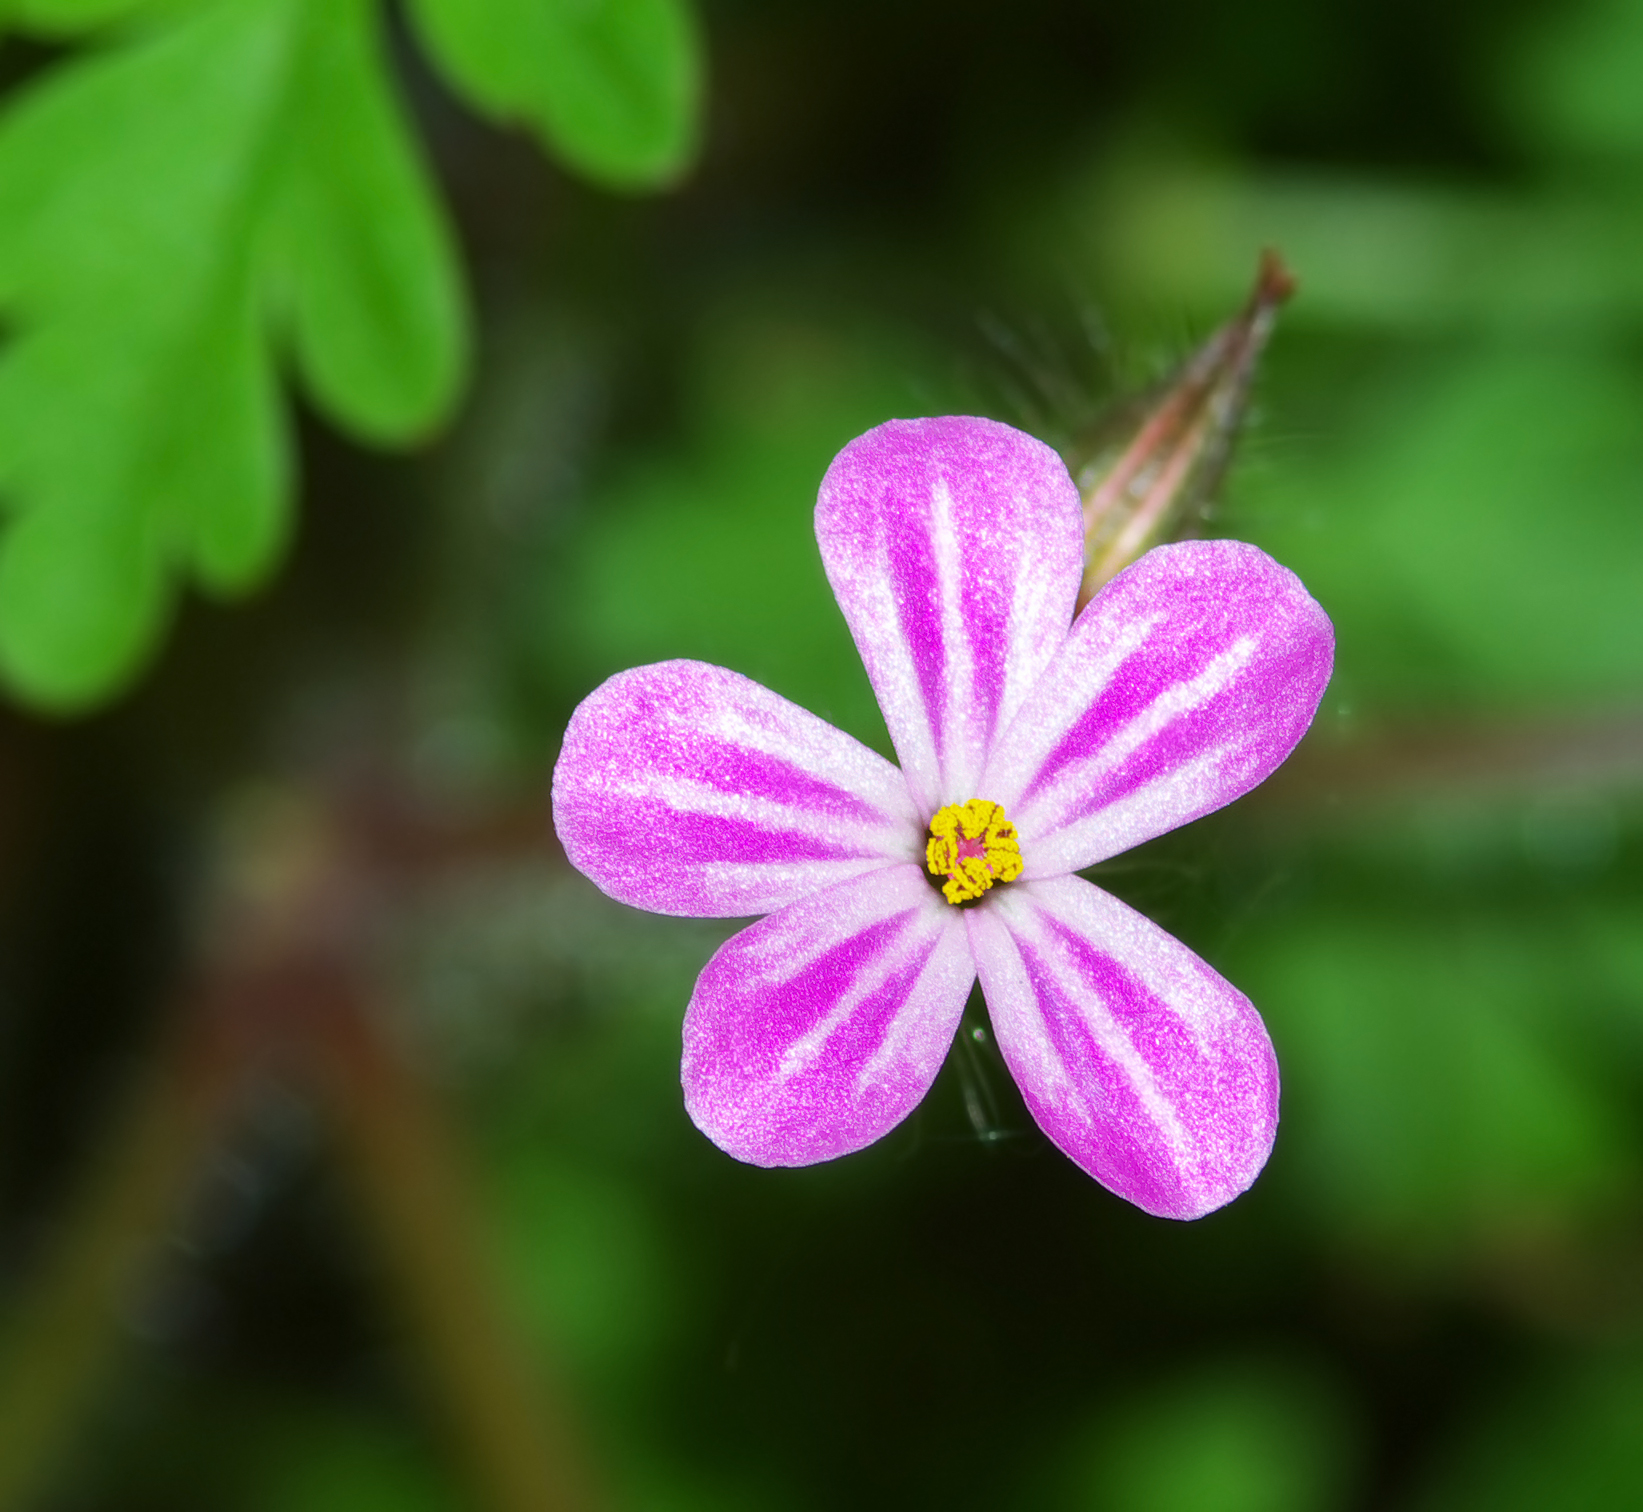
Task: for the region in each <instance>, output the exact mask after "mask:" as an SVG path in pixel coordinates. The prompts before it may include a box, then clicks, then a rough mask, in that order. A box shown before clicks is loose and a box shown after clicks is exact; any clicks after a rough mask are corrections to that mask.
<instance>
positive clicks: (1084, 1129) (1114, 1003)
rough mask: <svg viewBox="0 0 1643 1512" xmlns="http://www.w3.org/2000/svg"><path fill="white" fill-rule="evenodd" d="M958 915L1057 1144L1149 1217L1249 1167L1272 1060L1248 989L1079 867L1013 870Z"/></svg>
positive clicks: (1196, 1206) (1167, 1212)
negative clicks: (993, 895) (1068, 871)
mask: <svg viewBox="0 0 1643 1512" xmlns="http://www.w3.org/2000/svg"><path fill="white" fill-rule="evenodd" d="M967 922H968V926H969V931H970V945H971V948H972V950H973V951H974V952H975V959H976V965H977V968H978V969H979V971H980V973H981V988H982V991H983V992H985V993H986V995H987V1009H988V1012H989V1013H990V1014H991V1016H992V1021H993V1031H994V1033H995V1034H996V1035H997V1037H998V1045H999V1049H1000V1050H1001V1051H1003V1053H1004V1059H1005V1061H1006V1063H1007V1064H1008V1065H1009V1067H1010V1071H1011V1073H1012V1074H1013V1075H1014V1076H1015V1079H1016V1082H1017V1084H1018V1085H1019V1086H1020V1088H1021V1091H1022V1094H1023V1096H1025V1098H1026V1099H1027V1106H1028V1108H1029V1109H1031V1111H1032V1115H1033V1117H1034V1118H1035V1119H1037V1120H1038V1125H1039V1127H1040V1128H1041V1129H1043V1131H1044V1132H1045V1133H1046V1134H1047V1135H1049V1137H1050V1138H1051V1139H1052V1140H1053V1141H1054V1142H1055V1143H1056V1144H1057V1145H1058V1146H1060V1148H1061V1149H1062V1150H1063V1151H1065V1152H1066V1154H1067V1155H1069V1156H1071V1157H1072V1159H1073V1160H1074V1161H1076V1162H1077V1163H1078V1164H1079V1165H1080V1166H1081V1167H1083V1169H1084V1170H1086V1171H1088V1172H1089V1174H1090V1175H1091V1176H1093V1177H1095V1179H1096V1180H1097V1181H1099V1182H1100V1183H1101V1184H1102V1186H1104V1187H1107V1188H1108V1189H1109V1190H1111V1191H1114V1192H1116V1193H1118V1195H1119V1196H1120V1197H1124V1198H1127V1199H1128V1200H1129V1201H1131V1202H1133V1203H1135V1204H1136V1206H1137V1207H1141V1208H1144V1209H1145V1210H1146V1211H1147V1212H1149V1213H1155V1214H1157V1215H1158V1216H1159V1217H1161V1218H1198V1217H1202V1216H1203V1214H1205V1213H1208V1212H1210V1211H1212V1210H1213V1209H1215V1208H1218V1207H1220V1206H1221V1205H1222V1204H1223V1203H1225V1202H1230V1201H1231V1200H1232V1199H1233V1198H1234V1197H1236V1196H1237V1195H1238V1194H1239V1193H1240V1192H1242V1191H1243V1190H1244V1189H1245V1188H1246V1187H1248V1186H1249V1184H1250V1183H1251V1182H1252V1181H1254V1180H1255V1178H1256V1176H1257V1175H1258V1174H1259V1173H1260V1170H1261V1167H1262V1166H1263V1165H1265V1164H1266V1158H1267V1155H1268V1153H1269V1152H1270V1151H1271V1149H1272V1138H1273V1135H1274V1133H1275V1132H1276V1130H1277V1126H1278V1064H1277V1061H1276V1060H1275V1059H1274V1058H1273V1054H1272V1044H1271V1042H1270V1041H1269V1040H1268V1039H1267V1034H1266V1029H1265V1028H1264V1027H1263V1025H1262V1023H1261V1018H1260V1015H1259V1014H1258V1013H1256V1011H1255V1009H1254V1007H1253V1005H1252V1004H1251V1003H1250V1001H1249V999H1248V998H1246V997H1245V996H1244V995H1243V994H1242V993H1241V992H1239V991H1238V990H1237V989H1236V988H1235V987H1233V986H1232V985H1231V984H1230V983H1229V982H1227V981H1226V980H1225V979H1224V978H1222V977H1221V976H1219V975H1218V974H1217V973H1216V972H1214V971H1212V970H1211V969H1210V968H1209V967H1208V966H1206V965H1205V964H1204V962H1203V961H1201V960H1199V959H1198V957H1197V956H1195V955H1194V954H1193V953H1192V952H1191V951H1190V950H1188V949H1187V947H1186V946H1185V945H1183V944H1181V942H1180V941H1179V940H1176V939H1174V938H1173V937H1172V936H1170V935H1167V934H1165V933H1164V931H1163V930H1161V929H1160V928H1158V926H1157V925H1156V924H1154V923H1152V922H1151V921H1150V920H1149V919H1146V918H1143V917H1142V916H1141V915H1140V914H1138V913H1136V912H1135V910H1134V909H1132V908H1129V907H1128V906H1126V905H1125V904H1123V903H1120V902H1119V901H1118V900H1117V899H1116V898H1114V897H1111V896H1109V895H1108V894H1107V893H1104V892H1102V891H1101V890H1100V888H1098V887H1094V886H1092V885H1091V884H1090V883H1088V882H1085V881H1083V880H1082V879H1081V878H1079V877H1057V878H1055V879H1053V880H1050V881H1045V882H1028V883H1016V884H1014V885H1012V886H1011V887H1009V888H1006V889H1004V890H1003V891H1002V892H1001V894H1000V895H999V897H998V900H997V902H996V903H994V902H991V901H989V903H988V904H986V905H984V906H982V907H980V908H975V909H972V910H971V911H970V913H969V916H968V921H967Z"/></svg>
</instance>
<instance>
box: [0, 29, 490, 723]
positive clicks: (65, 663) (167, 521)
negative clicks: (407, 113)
mask: <svg viewBox="0 0 1643 1512" xmlns="http://www.w3.org/2000/svg"><path fill="white" fill-rule="evenodd" d="M373 14H374V13H373V11H372V10H371V9H370V8H369V7H368V4H367V3H366V0H228V3H216V4H209V5H205V6H200V7H196V8H195V9H194V10H192V11H191V12H189V13H187V14H186V15H183V16H181V17H180V19H176V20H174V21H173V22H172V23H171V24H169V25H167V26H165V27H162V28H157V29H155V30H153V31H150V32H148V33H145V34H144V35H142V36H136V37H133V38H131V39H130V40H128V41H127V42H126V43H125V45H123V46H118V47H115V48H112V49H110V50H109V51H107V52H103V53H100V54H98V55H96V56H93V57H90V58H88V59H86V60H84V61H77V62H75V63H72V64H70V65H67V66H65V67H63V68H61V69H59V70H58V71H57V72H56V73H55V74H53V75H51V76H50V77H49V78H48V79H47V80H46V82H45V83H44V84H43V85H41V86H40V87H38V88H36V89H35V90H33V91H32V92H31V93H30V94H28V95H27V96H26V97H25V98H24V99H23V100H22V101H21V103H19V104H18V105H17V106H15V107H14V108H13V110H12V111H11V112H10V114H9V116H8V117H7V118H6V119H5V121H4V123H3V125H0V315H3V317H4V319H5V320H6V323H7V325H8V326H9V328H10V330H11V331H12V332H13V333H14V334H13V336H12V339H11V340H10V342H9V343H8V344H7V346H6V347H5V348H4V350H3V353H0V499H3V501H4V504H5V506H6V508H7V510H8V513H9V515H10V523H9V524H8V526H7V527H6V529H5V532H4V535H3V536H0V673H3V674H4V676H5V678H6V680H7V681H8V682H9V683H10V684H11V686H12V687H13V688H14V689H15V690H16V691H17V692H19V693H20V694H22V695H23V696H24V697H25V698H27V699H29V700H31V701H33V702H34V703H36V704H39V705H42V706H45V707H49V708H57V709H72V708H76V707H81V706H84V705H86V704H88V703H90V702H92V701H94V700H96V699H98V698H101V697H104V696H106V695H107V694H108V693H110V692H111V691H113V690H114V689H116V688H117V687H118V686H119V685H120V684H121V683H122V682H123V681H124V680H126V679H128V678H129V677H130V676H131V675H132V674H133V673H134V672H135V671H136V670H137V668H138V667H139V666H140V665H141V662H142V660H143V658H144V656H145V655H146V654H147V653H148V652H149V650H150V649H151V648H152V646H153V645H154V643H155V641H156V640H157V638H158V636H159V633H160V631H161V629H162V627H163V624H164V621H165V617H166V611H167V608H168V605H169V602H170V598H171V591H170V585H171V581H172V578H173V575H174V573H175V572H176V571H178V570H182V571H185V572H192V573H193V574H194V575H196V576H197V578H198V579H199V580H200V582H201V583H202V584H203V585H204V586H206V587H207V588H208V589H211V590H213V591H216V592H219V593H231V592H240V591H244V590H246V589H247V588H249V587H251V586H253V585H254V584H255V583H256V582H257V581H258V580H259V579H260V578H261V576H262V575H263V574H265V573H266V572H267V570H268V569H269V567H270V566H271V565H272V564H273V562H274V561H275V559H276V558H277V556H278V554H279V551H280V548H281V546H282V544H283V542H284V539H285V536H286V533H287V529H288V524H287V514H288V507H287V496H288V494H289V488H290V462H289V442H288V437H287V434H286V425H285V419H284V415H283V413H282V405H281V400H280V394H279V385H278V382H277V378H276V362H277V356H278V347H277V343H278V342H279V340H280V338H281V337H287V338H288V339H289V343H290V346H291V348H292V349H293V351H294V355H295V358H296V362H297V367H298V371H299V374H300V377H301V378H302V379H303V381H304V382H305V383H306V385H307V387H308V388H309V389H310V391H311V392H312V394H313V396H314V398H315V400H316V402H317V403H318V404H319V405H320V406H321V408H323V409H324V410H326V411H327V412H328V413H329V414H330V415H332V416H333V417H334V418H335V419H336V420H338V421H339V422H340V423H342V424H343V425H344V426H346V427H348V428H349V429H351V430H353V431H355V432H356V433H358V434H360V435H362V436H365V437H367V438H369V439H373V440H384V439H405V438H407V437H409V436H410V435H412V434H414V433H415V432H417V431H419V430H421V429H423V428H425V427H427V426H428V425H430V424H432V423H433V422H434V421H435V420H436V419H437V418H438V416H439V415H440V413H441V412H442V411H443V410H444V409H445V407H446V406H447V405H448V404H449V402H450V400H451V398H452V396H453V394H454V392H455V388H456V384H457V381H458V378H459V377H460V371H461V360H462V351H463V319H462V305H461V299H460V294H459V292H458V288H457V282H456V276H455V271H454V265H453V260H452V256H451V253H450V250H449V244H448V237H447V236H446V234H445V232H444V230H443V227H442V224H441V221H440V218H439V212H438V210H437V208H436V206H435V204H434V202H433V201H432V199H431V197H430V195H429V193H428V191H427V188H426V185H425V183H424V180H423V175H422V173H421V171H420V169H419V167H418V165H417V162H416V159H415V157H414V155H413V152H412V149H411V147H410V146H409V144H408V143H407V142H406V140H405V137H404V133H403V129H402V126H401V123H400V121H399V119H398V118H397V112H396V110H395V108H394V105H393V102H392V99H391V97H390V96H389V93H388V89H387V86H386V84H385V82H384V79H383V74H382V64H381V60H380V55H379V44H378V41H377V39H376V37H375V36H374V35H373V30H372V26H373Z"/></svg>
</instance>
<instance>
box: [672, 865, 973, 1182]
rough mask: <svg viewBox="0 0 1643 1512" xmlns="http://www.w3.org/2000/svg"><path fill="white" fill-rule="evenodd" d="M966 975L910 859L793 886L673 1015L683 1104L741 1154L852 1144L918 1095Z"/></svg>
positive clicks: (945, 919) (948, 929) (722, 954)
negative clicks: (681, 1019)
mask: <svg viewBox="0 0 1643 1512" xmlns="http://www.w3.org/2000/svg"><path fill="white" fill-rule="evenodd" d="M974 981H975V966H974V964H973V963H972V962H971V960H970V946H969V941H968V939H967V938H966V935H965V931H964V923H963V920H962V918H961V916H960V914H959V911H958V910H957V909H955V908H949V907H948V906H947V905H946V904H945V903H943V902H942V901H941V900H940V898H939V897H937V895H936V894H935V893H934V892H933V891H932V890H931V888H930V887H929V885H928V884H927V883H926V882H925V880H924V878H923V877H922V876H921V875H920V873H919V871H918V869H917V868H916V867H913V866H891V867H886V868H885V869H884V870H882V871H877V872H874V873H873V874H872V875H871V876H867V877H857V878H854V879H852V880H850V881H848V882H840V883H838V884H837V885H836V886H834V887H831V888H829V889H828V890H827V891H826V892H823V893H816V894H814V895H813V896H811V897H807V898H802V899H800V900H799V901H798V902H796V903H791V904H789V905H788V906H787V907H786V908H784V909H782V911H781V912H780V913H776V914H772V915H771V916H770V917H769V918H768V919H761V920H760V921H759V922H758V923H757V924H753V925H750V926H749V927H748V928H746V929H744V930H743V931H742V932H741V933H740V934H738V935H736V936H734V937H733V938H731V939H730V940H728V941H727V942H726V943H725V944H724V945H723V946H722V947H721V948H720V950H719V952H718V953H717V954H716V955H715V956H714V957H713V959H712V960H711V961H709V962H708V963H707V966H706V968H705V969H704V970H703V972H702V975H701V977H700V979H699V980H698V981H697V983H696V991H695V992H694V993H693V994H692V995H691V999H690V1010H689V1012H688V1013H686V1015H685V1036H684V1038H685V1053H684V1065H683V1070H682V1079H683V1081H684V1088H685V1107H686V1109H687V1110H688V1112H689V1113H690V1116H691V1119H692V1120H693V1121H694V1122H695V1124H696V1127H697V1128H699V1129H700V1130H701V1131H702V1132H703V1133H704V1134H706V1135H707V1137H708V1138H709V1139H711V1140H712V1141H713V1142H714V1144H716V1145H718V1146H719V1148H720V1149H722V1150H725V1151H727V1152H728V1153H730V1154H732V1155H734V1156H735V1157H736V1158H737V1159H738V1160H746V1161H749V1162H751V1163H752V1164H754V1165H762V1166H778V1165H779V1166H797V1165H811V1164H814V1163H815V1162H816V1161H819V1160H831V1159H832V1158H833V1157H834V1156H835V1155H846V1154H848V1153H849V1152H850V1151H852V1150H859V1149H861V1148H862V1146H863V1145H868V1144H871V1143H872V1142H873V1141H874V1140H875V1139H877V1138H879V1137H880V1136H881V1135H883V1134H886V1133H888V1132H889V1131H890V1130H891V1129H892V1128H894V1127H895V1126H896V1125H897V1124H898V1123H900V1122H901V1121H902V1119H904V1118H905V1117H906V1116H907V1115H908V1114H909V1113H911V1112H912V1111H913V1109H914V1108H915V1107H917V1106H918V1103H919V1100H920V1099H921V1098H922V1097H923V1096H924V1094H925V1093H926V1092H927V1091H929V1089H930V1083H931V1082H932V1081H934V1080H935V1075H936V1072H937V1071H939V1070H940V1069H941V1062H942V1059H943V1057H945V1056H946V1054H947V1048H948V1046H949V1045H950V1044H951V1043H952V1039H953V1035H954V1033H955V1032H956V1031H957V1029H958V1021H959V1018H960V1016H961V1015H962V1014H963V1012H964V1000H965V999H966V998H967V997H968V996H969V993H970V987H971V985H972V984H973V983H974Z"/></svg>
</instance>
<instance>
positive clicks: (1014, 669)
mask: <svg viewBox="0 0 1643 1512" xmlns="http://www.w3.org/2000/svg"><path fill="white" fill-rule="evenodd" d="M816 539H817V541H818V542H819V543H820V546H821V553H822V561H823V563H824V564H825V566H826V568H827V577H828V581H829V582H831V583H832V585H833V592H834V594H835V595H836V596H837V598H838V601H839V606H840V608H842V609H843V610H844V617H845V619H846V620H847V621H848V622H849V625H850V632H851V634H852V635H854V636H855V638H856V645H857V647H858V648H859V649H860V651H861V656H862V660H863V661H864V662H865V663H866V665H867V675H868V677H869V678H871V679H872V683H873V688H874V691H875V692H876V693H877V694H878V700H879V707H880V708H881V709H882V710H883V711H884V718H885V722H886V724H888V725H889V727H890V736H891V739H892V740H894V741H895V744H896V751H897V754H898V755H899V756H900V757H901V766H902V770H903V771H904V772H905V773H906V774H907V784H908V786H909V787H910V788H911V789H912V792H913V797H914V800H915V801H916V802H917V804H918V806H919V808H920V810H921V811H922V814H923V815H924V817H926V818H928V816H929V815H930V814H932V813H934V812H935V810H936V809H938V808H940V807H941V806H942V805H944V804H948V803H962V802H964V801H965V800H966V799H970V798H974V797H976V796H977V795H978V791H979V790H978V788H977V782H978V780H979V778H980V776H981V771H982V767H983V765H984V764H985V762H986V759H987V754H988V752H989V750H990V749H991V748H992V745H993V742H994V740H995V738H996V736H997V735H998V733H999V732H1000V731H1001V730H1003V729H1005V728H1006V727H1007V726H1008V724H1009V723H1010V720H1011V719H1012V718H1013V717H1014V716H1015V713H1016V711H1017V710H1018V709H1019V708H1020V707H1021V705H1022V703H1023V701H1024V700H1025V699H1026V697H1027V695H1028V693H1029V692H1030V691H1031V689H1032V687H1033V685H1034V683H1036V682H1037V681H1038V679H1039V677H1040V675H1041V674H1042V673H1043V671H1044V669H1045V667H1047V666H1048V665H1049V662H1050V658H1051V657H1052V656H1054V654H1055V652H1056V649H1057V648H1058V647H1059V646H1060V645H1061V643H1062V641H1064V640H1065V639H1066V636H1067V631H1068V628H1069V626H1070V625H1071V623H1072V613H1073V606H1074V604H1075V602H1076V600H1077V596H1078V582H1079V576H1080V573H1081V571H1082V568H1083V525H1082V517H1081V514H1080V508H1079V498H1078V490H1077V489H1076V488H1075V487H1074V486H1073V482H1072V479H1071V478H1069V477H1068V476H1067V469H1066V467H1065V465H1064V464H1063V463H1062V461H1061V458H1060V457H1058V456H1057V455H1056V454H1055V452H1053V451H1052V450H1051V449H1050V448H1049V447H1048V446H1045V445H1044V443H1043V442H1041V441H1036V440H1034V439H1033V438H1032V437H1031V436H1026V435H1023V434H1022V433H1021V432H1020V431H1017V430H1012V429H1011V428H1010V427H1009V426H1007V425H1000V424H998V423H997V422H996V421H992V420H976V419H969V418H965V417H962V416H954V417H947V418H944V419H939V420H891V421H889V422H887V423H886V424H884V425H880V426H878V427H877V428H875V429H873V430H870V431H868V432H867V434H866V435H864V436H860V437H858V438H857V439H856V440H854V441H852V442H851V443H850V444H849V445H848V446H847V447H845V448H844V450H843V451H841V452H840V453H839V454H838V456H837V457H836V458H835V459H834V461H833V465H832V466H831V467H830V468H829V469H828V471H827V476H826V477H825V478H824V479H823V480H822V486H821V495H820V498H819V499H818V501H817V504H816ZM984 796H990V795H984Z"/></svg>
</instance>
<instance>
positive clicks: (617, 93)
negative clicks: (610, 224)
mask: <svg viewBox="0 0 1643 1512" xmlns="http://www.w3.org/2000/svg"><path fill="white" fill-rule="evenodd" d="M411 12H412V14H413V16H414V17H415V19H416V21H417V23H418V25H419V27H420V28H421V31H422V35H423V37H424V38H425V40H426V42H427V44H428V48H429V51H430V52H431V53H432V54H433V55H434V57H435V59H436V60H437V61H438V62H439V64H440V66H441V67H443V68H444V69H445V70H446V71H447V72H448V73H449V74H450V76H451V78H452V80H453V81H454V82H455V83H456V85H457V86H458V87H459V88H460V89H461V90H462V92H463V93H464V94H466V95H469V96H471V97H472V99H473V100H474V101H475V102H476V103H478V104H479V105H480V106H482V107H483V108H485V109H486V110H489V111H491V112H493V113H494V114H495V115H497V116H499V117H502V118H504V119H520V120H523V121H525V122H526V123H528V124H529V125H530V126H531V127H533V128H534V129H535V130H537V131H539V132H540V133H541V134H542V136H543V137H544V138H545V139H546V141H547V143H548V145H549V146H550V147H551V148H552V149H553V150H555V151H556V152H558V153H559V155H560V156H562V157H563V158H564V159H565V160H566V161H567V162H568V163H569V164H571V166H572V167H574V168H577V169H579V170H580V171H581V172H583V173H585V174H587V175H588V176H589V177H591V178H595V179H598V180H600V181H602V182H604V183H606V184H610V185H613V186H616V187H618V188H642V187H644V186H646V185H651V184H657V183H665V182H667V181H669V180H671V179H673V178H675V177H676V176H677V175H678V174H679V173H680V172H681V171H682V170H683V169H684V167H685V166H686V164H687V163H688V162H689V160H690V158H691V155H692V153H693V152H694V150H695V146H696V135H697V116H698V105H699V101H700V98H701V90H702V78H701V76H702V63H701V46H700V42H699V39H698V36H697V32H696V27H695V23H694V20H693V18H692V15H691V13H690V10H689V9H688V8H687V6H686V4H685V3H684V0H412V5H411Z"/></svg>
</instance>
